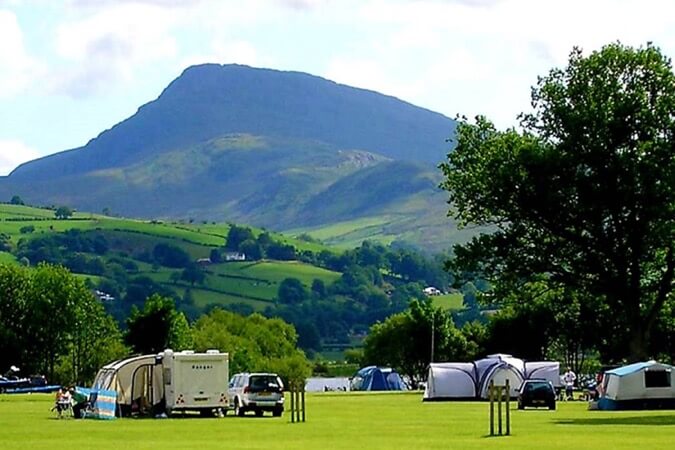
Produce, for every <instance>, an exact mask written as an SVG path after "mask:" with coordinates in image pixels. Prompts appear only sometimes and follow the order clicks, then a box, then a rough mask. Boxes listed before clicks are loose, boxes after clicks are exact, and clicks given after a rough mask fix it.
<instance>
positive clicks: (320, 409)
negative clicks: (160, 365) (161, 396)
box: [0, 393, 675, 450]
mask: <svg viewBox="0 0 675 450" xmlns="http://www.w3.org/2000/svg"><path fill="white" fill-rule="evenodd" d="M51 402H52V396H51V395H32V396H31V395H23V396H8V395H0V447H1V448H3V449H59V448H69V449H70V448H87V449H88V448H96V449H106V448H111V449H119V448H124V449H155V448H171V449H185V448H199V449H210V448H237V449H240V448H247V449H258V448H260V449H262V448H267V449H269V448H293V449H341V448H344V449H378V448H382V449H435V448H439V449H440V448H443V449H448V448H453V449H485V448H498V449H502V448H503V449H541V448H551V449H575V450H577V449H650V450H654V449H672V448H673V439H675V411H644V412H638V411H625V412H611V413H610V412H599V411H587V410H586V405H585V403H583V402H569V403H561V404H559V406H558V410H557V411H548V410H527V411H517V410H515V409H514V410H513V411H512V430H513V435H512V436H509V437H486V434H487V430H488V423H487V410H488V404H487V403H477V402H472V403H460V402H452V403H422V402H421V394H420V393H412V394H407V393H406V394H338V393H336V394H314V395H308V398H307V422H306V423H304V424H291V423H289V416H288V414H284V417H283V418H281V419H277V418H271V417H269V416H266V417H264V418H255V417H253V416H251V417H244V418H238V417H232V416H231V415H230V416H227V417H225V418H221V419H198V418H188V419H164V420H154V419H122V420H115V421H111V422H104V421H89V420H85V421H79V420H72V419H62V420H59V419H55V418H54V415H53V413H50V412H49V409H50V407H51Z"/></svg>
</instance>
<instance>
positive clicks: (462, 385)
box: [424, 353, 560, 401]
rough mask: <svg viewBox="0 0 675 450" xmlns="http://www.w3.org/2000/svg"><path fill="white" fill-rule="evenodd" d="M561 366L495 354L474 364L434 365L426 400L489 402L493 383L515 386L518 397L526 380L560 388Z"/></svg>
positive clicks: (512, 394) (431, 365)
mask: <svg viewBox="0 0 675 450" xmlns="http://www.w3.org/2000/svg"><path fill="white" fill-rule="evenodd" d="M559 373H560V364H559V363H558V362H555V361H538V362H525V361H523V360H522V359H519V358H514V357H513V356H511V355H507V354H501V353H497V354H493V355H488V356H487V357H486V358H483V359H479V360H477V361H474V362H470V363H454V362H453V363H432V364H430V365H429V374H428V377H427V385H426V388H425V390H424V400H425V401H432V400H469V399H471V400H475V399H481V398H482V399H486V398H488V389H489V386H490V382H494V384H496V385H504V384H505V383H506V380H508V381H509V385H510V386H511V393H510V394H511V397H516V396H517V395H518V389H519V388H520V385H521V384H522V383H523V381H524V380H526V379H532V378H539V379H542V378H543V379H546V380H549V381H551V382H552V383H553V385H554V386H558V385H559V384H560V376H559Z"/></svg>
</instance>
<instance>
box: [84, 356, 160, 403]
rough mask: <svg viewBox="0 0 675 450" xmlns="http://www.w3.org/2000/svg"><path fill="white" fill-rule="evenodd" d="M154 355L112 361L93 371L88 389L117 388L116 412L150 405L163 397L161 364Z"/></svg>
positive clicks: (115, 389)
mask: <svg viewBox="0 0 675 450" xmlns="http://www.w3.org/2000/svg"><path fill="white" fill-rule="evenodd" d="M157 361H158V360H157V357H156V356H155V355H144V356H134V357H132V358H127V359H122V360H119V361H115V362H113V363H110V364H108V365H106V366H103V368H102V369H101V370H99V371H98V373H97V374H96V378H95V379H94V384H93V386H92V389H94V390H109V391H115V392H117V405H118V407H119V408H120V411H119V415H123V416H125V415H128V414H130V413H131V412H136V411H138V412H142V411H146V410H149V409H151V408H152V407H154V406H156V405H157V404H159V403H161V402H162V400H163V395H162V389H163V378H162V376H163V374H162V366H161V364H159V365H158V362H157Z"/></svg>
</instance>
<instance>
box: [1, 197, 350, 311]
mask: <svg viewBox="0 0 675 450" xmlns="http://www.w3.org/2000/svg"><path fill="white" fill-rule="evenodd" d="M69 230H80V231H81V232H84V233H87V232H88V233H95V234H96V235H97V236H99V235H100V236H103V237H104V238H105V239H106V241H107V242H108V245H109V246H110V251H109V252H108V254H106V255H105V256H104V257H103V259H104V260H105V261H106V262H110V261H111V260H115V261H116V260H117V259H120V256H122V257H123V258H126V260H128V261H129V262H133V264H134V265H135V266H136V269H135V271H134V272H133V275H134V276H147V277H149V278H151V279H152V280H154V281H156V282H158V283H160V284H163V285H166V286H168V287H169V288H171V289H173V290H175V291H176V293H177V294H179V295H180V296H184V294H185V290H186V289H188V288H189V289H190V291H191V294H192V296H193V298H194V301H195V304H196V305H197V306H198V307H205V306H208V305H211V306H213V305H219V304H220V305H228V304H233V303H244V304H248V305H249V306H251V307H252V308H253V309H255V310H262V309H264V308H265V307H266V306H268V305H269V304H272V303H273V302H274V299H275V297H276V295H277V290H278V284H279V283H280V282H281V281H282V280H283V279H284V278H297V279H299V280H301V281H302V282H303V284H305V286H306V287H307V288H309V287H310V286H311V284H312V282H313V280H314V279H320V280H322V281H324V282H325V283H331V282H333V281H335V280H336V279H337V278H338V277H339V276H340V274H339V273H337V272H331V271H329V270H325V269H321V268H318V267H314V266H312V265H309V264H303V263H299V262H296V261H262V262H231V263H221V264H212V265H209V266H208V267H206V268H205V272H206V274H207V275H206V279H205V282H204V283H202V284H199V285H197V286H190V284H189V283H187V282H185V281H178V282H176V281H172V280H171V274H172V273H178V274H180V272H181V270H179V269H171V268H168V267H161V266H156V265H151V264H148V263H146V262H143V261H141V260H138V259H137V256H138V255H141V254H143V253H151V252H152V250H153V248H154V247H155V246H156V245H157V244H171V245H175V246H177V247H179V248H181V249H182V250H184V251H185V252H186V253H187V254H188V255H189V256H190V258H192V259H194V260H197V259H199V258H208V257H209V254H210V252H211V250H213V249H216V248H221V247H222V246H223V245H224V244H225V240H226V236H227V232H228V230H229V225H228V224H216V223H207V224H203V223H202V224H190V223H163V222H160V221H142V220H133V219H123V218H116V217H108V216H103V215H95V214H89V213H78V212H76V213H74V214H73V216H72V217H71V218H69V219H66V220H62V219H59V220H57V219H55V218H54V211H53V210H51V209H43V208H33V207H29V206H23V205H9V204H0V233H2V234H3V235H4V236H5V241H4V245H5V246H6V247H7V248H6V250H9V251H0V263H17V259H16V256H15V255H14V254H12V253H10V251H13V252H15V253H16V250H17V247H18V246H19V243H20V241H21V240H24V241H25V240H31V239H39V238H44V237H49V236H54V235H57V234H60V233H64V232H67V231H69ZM253 232H254V234H255V235H259V234H260V233H261V232H262V230H260V229H254V230H253ZM271 236H272V238H273V239H278V240H279V241H280V242H283V243H287V244H290V245H292V246H294V247H295V248H296V249H298V250H301V251H304V250H308V251H313V252H320V251H324V250H325V251H329V252H331V253H332V252H335V251H336V250H335V249H333V248H330V247H326V246H324V245H322V244H320V243H317V242H306V241H303V240H298V239H293V238H289V237H286V236H282V235H279V234H272V235H271ZM79 276H81V277H82V278H84V279H89V280H90V281H91V282H92V283H93V284H98V283H100V282H101V280H104V279H105V278H106V277H105V276H99V275H93V274H81V275H79Z"/></svg>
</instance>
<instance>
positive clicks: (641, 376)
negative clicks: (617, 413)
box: [598, 361, 675, 410]
mask: <svg viewBox="0 0 675 450" xmlns="http://www.w3.org/2000/svg"><path fill="white" fill-rule="evenodd" d="M602 392H603V394H602V396H601V397H600V399H599V401H598V408H599V409H603V410H615V409H663V408H675V377H674V376H673V366H670V365H668V364H661V363H658V362H656V361H647V362H638V363H635V364H630V365H627V366H623V367H619V368H618V369H613V370H610V371H607V372H605V374H604V378H603V382H602Z"/></svg>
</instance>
